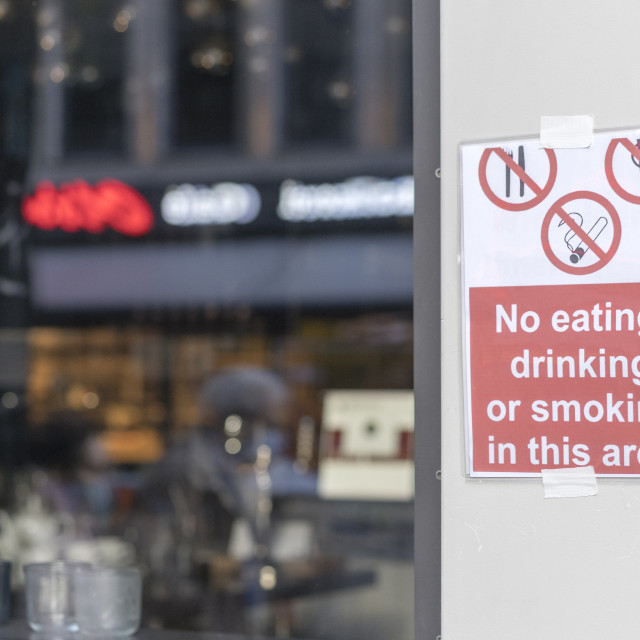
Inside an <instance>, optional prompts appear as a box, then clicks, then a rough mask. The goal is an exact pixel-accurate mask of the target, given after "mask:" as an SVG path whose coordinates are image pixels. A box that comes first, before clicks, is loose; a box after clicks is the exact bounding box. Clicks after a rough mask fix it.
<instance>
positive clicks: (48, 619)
mask: <svg viewBox="0 0 640 640" xmlns="http://www.w3.org/2000/svg"><path fill="white" fill-rule="evenodd" d="M81 566H86V565H82V564H81V563H69V562H36V563H32V564H28V565H26V566H25V567H24V574H25V597H26V607H27V622H28V624H29V626H30V627H31V629H32V630H33V631H36V632H44V633H48V632H56V631H57V632H60V631H77V629H78V626H77V624H76V617H75V611H74V599H73V593H74V571H75V570H76V569H77V568H79V567H81Z"/></svg>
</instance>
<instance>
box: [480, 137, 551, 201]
mask: <svg viewBox="0 0 640 640" xmlns="http://www.w3.org/2000/svg"><path fill="white" fill-rule="evenodd" d="M544 151H545V152H546V154H547V158H548V160H549V177H548V178H547V182H546V183H545V184H544V185H543V186H540V185H539V184H538V183H537V182H536V181H535V180H534V179H533V178H532V177H531V176H530V175H529V174H528V173H527V172H526V171H525V170H524V169H522V167H520V165H519V164H518V163H517V162H515V161H514V159H513V158H511V157H510V156H509V155H508V154H507V153H506V152H505V151H503V150H502V149H500V148H498V147H491V148H489V149H485V150H484V151H483V153H482V156H481V158H480V164H479V167H478V178H479V180H480V186H481V187H482V190H483V191H484V194H485V195H486V196H487V198H489V200H491V202H493V204H495V205H497V206H498V207H500V208H501V209H505V210H507V211H526V210H527V209H531V208H532V207H535V206H536V205H538V204H540V203H541V202H542V201H543V200H544V199H545V198H546V197H547V196H548V195H549V193H550V191H551V189H553V185H554V184H555V181H556V176H557V174H558V161H557V158H556V154H555V153H554V151H553V150H552V149H544ZM493 153H495V154H496V155H497V156H498V158H499V159H500V160H501V161H502V162H504V163H505V165H506V166H507V167H509V169H511V171H513V172H514V173H515V175H516V176H517V177H518V178H519V179H520V180H521V181H522V182H524V183H525V184H526V185H527V186H528V187H529V189H531V191H532V192H533V193H534V197H533V198H530V199H529V200H525V201H524V202H509V201H508V200H504V199H503V198H500V197H498V196H497V195H496V194H495V193H494V192H493V190H492V189H491V187H490V186H489V182H488V180H487V164H488V162H489V158H490V157H491V154H493Z"/></svg>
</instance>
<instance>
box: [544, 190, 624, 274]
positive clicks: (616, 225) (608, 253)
mask: <svg viewBox="0 0 640 640" xmlns="http://www.w3.org/2000/svg"><path fill="white" fill-rule="evenodd" d="M573 200H592V201H593V202H596V203H598V204H599V205H600V206H602V207H603V208H604V209H605V211H606V212H607V213H608V214H609V218H610V219H611V224H612V225H613V240H612V241H611V244H610V245H609V248H608V249H606V250H605V249H603V248H602V247H600V246H599V245H598V244H597V243H596V242H595V240H593V238H591V237H590V236H589V235H588V234H587V233H586V232H585V231H584V229H582V228H581V227H580V226H579V225H578V224H576V222H575V221H574V220H573V218H572V217H571V216H570V215H569V214H568V213H567V212H566V211H565V210H564V208H563V207H564V206H565V205H566V204H568V203H569V202H572V201H573ZM556 216H558V217H559V218H560V219H561V220H562V222H564V223H565V224H566V225H567V226H568V227H569V229H571V231H573V232H574V233H575V234H576V235H577V236H578V237H579V238H580V240H581V241H582V242H583V243H584V244H585V245H586V246H587V247H588V248H589V250H591V251H593V253H594V254H595V255H596V256H597V257H598V260H597V262H594V263H592V264H590V265H586V266H576V265H569V264H567V263H566V262H564V261H563V260H561V259H560V258H559V257H558V256H557V255H556V254H555V253H554V251H553V249H552V248H551V243H550V241H549V233H550V229H551V221H552V220H553V219H554V218H555V217H556ZM621 235H622V227H621V224H620V217H619V216H618V212H617V211H616V209H615V207H614V206H613V205H612V204H611V203H610V202H609V201H608V200H607V199H606V198H604V197H603V196H601V195H600V194H598V193H594V192H592V191H574V192H573V193H568V194H567V195H566V196H563V197H562V198H560V199H559V200H557V201H556V202H555V203H554V204H552V205H551V207H550V208H549V211H548V212H547V215H546V216H545V218H544V220H543V222H542V231H541V240H542V247H543V249H544V252H545V254H546V256H547V258H549V260H550V262H551V263H552V264H553V265H554V266H556V267H557V268H558V269H560V270H561V271H564V272H565V273H570V274H572V275H586V274H589V273H594V272H595V271H599V270H600V269H602V267H604V266H605V265H606V264H607V263H608V262H609V261H610V260H611V258H613V256H614V255H615V253H616V251H617V250H618V246H619V245H620V237H621Z"/></svg>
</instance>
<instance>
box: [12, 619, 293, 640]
mask: <svg viewBox="0 0 640 640" xmlns="http://www.w3.org/2000/svg"><path fill="white" fill-rule="evenodd" d="M87 638H88V636H83V635H81V634H77V633H75V634H74V633H72V634H68V635H66V636H62V635H60V636H58V635H45V634H42V633H34V632H33V631H31V629H29V627H28V625H27V622H26V620H9V621H8V622H6V623H5V624H2V625H0V640H63V639H64V640H71V639H73V640H86V639H87ZM101 640H106V639H104V638H103V639H101ZM130 640H267V638H265V637H264V636H255V635H251V636H248V635H235V634H226V633H209V632H206V631H171V630H167V629H140V630H139V631H138V632H137V633H136V634H135V635H133V636H130ZM268 640H274V638H273V637H271V638H269V639H268ZM288 640H291V639H288Z"/></svg>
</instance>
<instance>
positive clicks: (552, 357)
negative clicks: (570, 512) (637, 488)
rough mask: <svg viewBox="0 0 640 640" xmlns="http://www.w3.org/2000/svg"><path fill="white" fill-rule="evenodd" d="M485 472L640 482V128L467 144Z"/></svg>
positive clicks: (471, 331) (471, 456)
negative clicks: (585, 136)
mask: <svg viewBox="0 0 640 640" xmlns="http://www.w3.org/2000/svg"><path fill="white" fill-rule="evenodd" d="M460 152H461V171H462V180H461V184H462V230H463V238H462V258H463V261H462V263H463V269H462V276H463V295H464V305H463V306H464V359H465V362H464V366H465V405H466V406H465V426H466V438H467V471H468V473H469V474H470V475H471V476H531V475H533V476H539V475H541V471H542V469H554V468H566V467H586V466H593V467H594V468H595V472H596V474H597V475H599V476H640V129H637V130H636V129H634V130H623V131H614V132H611V131H609V132H606V133H602V132H601V133H596V134H595V135H594V136H593V141H592V144H591V145H590V146H589V147H588V148H580V149H567V148H562V149H548V148H541V145H540V140H539V139H538V138H530V139H520V140H505V141H498V142H491V143H472V144H463V145H462V146H461V149H460Z"/></svg>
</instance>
